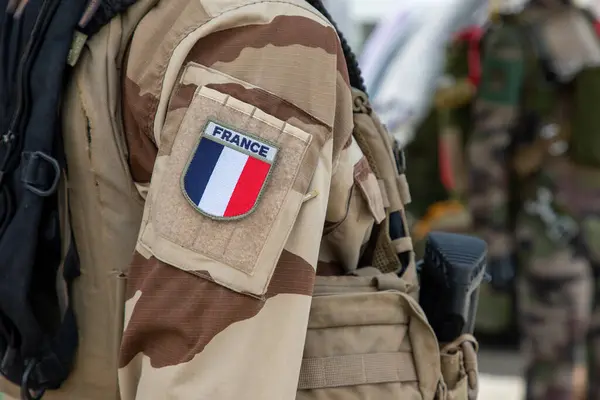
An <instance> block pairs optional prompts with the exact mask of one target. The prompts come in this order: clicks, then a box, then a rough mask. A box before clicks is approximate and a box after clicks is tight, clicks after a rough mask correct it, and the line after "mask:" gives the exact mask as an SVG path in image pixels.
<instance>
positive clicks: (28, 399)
mask: <svg viewBox="0 0 600 400" xmlns="http://www.w3.org/2000/svg"><path fill="white" fill-rule="evenodd" d="M37 366H38V362H37V361H36V360H35V359H32V360H29V361H28V362H27V364H26V368H25V372H23V378H22V379H21V400H40V399H41V398H42V397H43V396H44V394H45V393H46V389H40V390H37V391H33V390H32V389H31V388H30V387H29V385H30V383H31V382H30V377H31V374H32V372H33V370H34V369H35V368H36V367H37Z"/></svg>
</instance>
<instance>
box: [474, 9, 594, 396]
mask: <svg viewBox="0 0 600 400" xmlns="http://www.w3.org/2000/svg"><path fill="white" fill-rule="evenodd" d="M588 22H589V21H587V20H584V19H582V14H580V13H579V12H578V10H576V9H574V8H572V7H570V6H565V5H558V4H554V5H552V4H543V5H540V4H530V5H528V6H527V7H526V9H525V10H524V11H523V12H522V13H520V14H519V15H514V16H504V17H503V18H502V25H500V26H499V27H497V28H493V30H492V31H491V33H490V35H489V37H488V38H487V39H486V43H485V46H486V47H485V50H484V55H483V79H482V85H481V87H480V91H479V96H478V99H477V100H476V106H475V126H474V130H473V133H472V137H471V140H470V143H469V146H468V147H469V151H468V152H469V161H470V164H471V167H470V179H469V181H470V198H469V200H470V208H471V210H472V213H473V219H474V224H475V228H476V230H477V232H478V233H479V234H480V235H482V236H483V237H484V238H485V239H486V240H488V242H489V259H490V263H491V264H493V263H495V262H498V260H507V259H510V258H511V256H512V255H513V254H517V255H518V258H519V265H520V267H521V269H520V270H519V274H518V281H517V290H518V298H519V322H520V325H521V329H522V335H523V350H524V352H525V353H526V381H527V399H565V400H566V399H571V398H572V395H573V393H572V392H573V383H572V373H573V368H574V366H575V364H576V362H577V352H578V350H581V349H582V348H583V347H584V345H585V344H586V343H587V345H588V353H589V354H590V357H589V358H590V360H589V361H590V363H589V374H590V376H589V379H588V380H589V382H590V383H591V385H590V387H589V393H588V398H589V399H598V398H600V380H599V379H598V371H599V370H598V366H599V362H600V336H598V334H597V333H596V332H598V329H597V328H598V327H597V325H598V324H600V311H599V310H597V309H596V308H597V305H598V304H600V302H599V301H596V300H595V299H594V302H593V303H594V310H593V311H592V312H591V311H590V303H591V300H592V288H591V286H592V285H590V283H591V282H592V279H591V278H592V276H596V277H598V275H599V273H600V269H599V268H598V267H599V266H600V264H599V261H600V252H598V251H597V250H596V249H595V247H597V244H598V243H599V242H600V206H599V205H598V204H599V202H598V200H599V198H600V190H598V189H600V162H599V161H600V157H599V156H598V149H599V147H598V144H597V143H594V142H593V139H592V137H591V135H590V132H592V131H593V130H596V129H598V127H600V119H599V117H598V115H597V114H598V113H597V111H596V112H594V110H593V107H594V104H597V101H593V100H594V99H593V98H592V97H593V96H598V95H600V70H599V69H598V67H594V68H589V67H586V65H590V64H592V65H598V64H597V63H596V62H597V61H596V60H595V59H594V60H592V61H593V62H589V60H590V59H592V58H593V57H594V56H596V53H598V51H596V52H595V53H594V51H590V50H589V48H590V44H589V43H590V41H591V42H594V43H593V45H594V46H596V48H597V47H598V44H597V40H596V38H595V37H593V33H591V32H590V31H591V24H589V23H588ZM575 26H576V27H577V28H574V27H575ZM533 28H535V30H534V29H533ZM576 29H577V31H576ZM586 29H589V30H588V31H587V43H586V45H587V46H588V47H587V48H586V47H585V46H584V45H583V44H581V43H580V42H578V41H577V39H581V37H576V34H580V33H581V32H582V30H583V31H585V30H586ZM574 32H576V34H575V33H574ZM534 33H536V34H535V35H534ZM590 37H592V39H593V40H592V39H590ZM534 39H535V40H534ZM539 39H541V40H539ZM540 44H544V46H540ZM578 46H579V48H578ZM592 47H593V46H592ZM579 49H583V50H581V51H579V52H578V51H577V50H579ZM592 50H594V49H593V48H592ZM562 53H569V54H568V57H567V55H566V54H565V56H564V58H565V59H568V60H567V61H568V63H563V64H562V65H560V57H561V56H562ZM590 54H591V55H590ZM577 57H580V58H582V59H583V58H585V60H584V61H583V62H581V63H580V64H581V65H580V66H579V68H577V67H578V65H577V63H578V62H579V61H580V60H579V59H578V58H577ZM550 63H552V65H550ZM569 63H570V64H569ZM573 65H574V68H573V70H572V74H571V76H568V74H566V73H565V70H568V68H567V67H573ZM557 66H558V68H557ZM561 68H563V69H562V70H561ZM548 71H552V73H553V74H549V73H548ZM556 71H558V72H556ZM559 82H560V83H559ZM574 104H576V107H573V105H574ZM515 231H516V232H517V235H516V237H517V238H518V240H516V239H515V235H514V232H515ZM596 280H598V279H597V278H596ZM595 287H596V292H598V288H600V284H597V285H595ZM598 295H600V293H596V296H598ZM596 314H599V315H598V316H596Z"/></svg>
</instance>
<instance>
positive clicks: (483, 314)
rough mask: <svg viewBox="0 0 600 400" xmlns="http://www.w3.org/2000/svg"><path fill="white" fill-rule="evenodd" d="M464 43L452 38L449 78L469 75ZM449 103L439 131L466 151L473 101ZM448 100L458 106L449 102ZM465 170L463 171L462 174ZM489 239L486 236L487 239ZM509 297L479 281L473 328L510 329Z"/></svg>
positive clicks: (461, 192)
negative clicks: (456, 136) (477, 303)
mask: <svg viewBox="0 0 600 400" xmlns="http://www.w3.org/2000/svg"><path fill="white" fill-rule="evenodd" d="M468 46H469V43H468V42H466V41H455V42H453V44H452V46H451V47H450V49H449V52H448V64H447V76H448V78H450V80H451V81H453V82H459V81H460V80H462V79H465V78H466V77H467V76H468V75H469V65H468ZM450 97H452V96H450ZM458 97H461V96H455V99H456V100H459V99H458ZM451 100H452V99H451ZM449 103H451V104H449V107H447V108H444V107H440V108H439V110H440V111H439V113H440V131H441V133H442V134H444V133H446V134H449V135H458V136H459V137H460V143H461V144H462V145H463V148H461V149H460V151H461V152H463V151H465V152H466V145H467V143H468V140H469V136H470V134H471V132H472V129H473V118H472V115H473V104H474V102H473V101H472V99H470V100H469V101H467V102H465V103H462V102H460V104H457V103H459V102H458V101H449ZM452 103H454V104H457V105H458V106H457V107H456V106H453V104H452ZM461 158H466V154H465V153H464V152H463V153H462V154H461ZM461 172H462V171H461ZM466 172H467V171H465V174H464V175H466ZM464 175H463V176H459V177H457V179H458V180H460V179H466V176H464ZM463 185H464V183H459V185H458V187H459V188H460V189H461V190H458V191H457V193H456V195H457V197H458V198H459V199H460V200H461V201H462V202H467V200H468V199H467V195H468V192H466V191H465V190H464V189H462V188H463ZM411 188H412V187H411ZM469 228H470V229H472V228H471V227H469ZM489 240H490V239H489V238H488V242H489ZM513 301H514V296H513V295H512V293H511V292H506V291H503V292H499V291H496V290H493V289H492V287H491V285H490V284H487V283H484V284H482V286H481V292H480V300H479V308H478V312H477V322H476V329H477V331H478V332H481V333H486V334H494V335H495V334H501V335H505V334H509V333H512V331H513V330H514V325H513V322H514V318H513V312H512V311H513V309H514V307H513Z"/></svg>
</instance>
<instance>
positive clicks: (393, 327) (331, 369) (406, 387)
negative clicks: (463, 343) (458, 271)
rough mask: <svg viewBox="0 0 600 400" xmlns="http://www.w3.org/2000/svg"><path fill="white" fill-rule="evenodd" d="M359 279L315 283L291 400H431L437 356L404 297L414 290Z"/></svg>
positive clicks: (381, 279)
mask: <svg viewBox="0 0 600 400" xmlns="http://www.w3.org/2000/svg"><path fill="white" fill-rule="evenodd" d="M359 271H360V272H359V273H357V274H359V275H365V276H346V277H317V280H316V282H315V290H314V295H313V301H312V305H311V311H310V319H309V324H308V333H307V337H306V343H305V348H304V361H303V370H302V371H301V375H300V376H301V381H300V382H301V384H300V387H299V390H298V394H297V396H296V399H297V400H329V399H367V398H373V399H433V398H434V395H435V393H436V391H437V387H438V383H439V382H440V379H441V370H440V355H439V350H438V344H437V340H436V338H435V335H434V334H433V331H432V330H431V328H430V327H429V325H428V324H427V322H426V319H425V316H424V315H423V312H422V311H421V309H420V307H419V305H418V304H417V303H416V301H415V300H414V299H413V298H412V296H411V295H410V293H411V292H412V291H414V289H416V288H415V287H414V286H411V285H410V284H408V283H407V282H405V281H404V280H402V279H401V278H398V277H397V276H395V275H394V274H386V275H382V274H381V272H379V271H378V270H377V269H375V268H369V269H366V268H365V269H361V270H359ZM369 275H370V276H369ZM392 287H394V288H395V289H396V290H394V289H392ZM397 289H404V290H403V291H400V290H397ZM359 360H362V361H363V362H364V364H362V365H364V367H363V368H362V369H361V368H358V367H359V366H360V362H359ZM315 368H320V369H321V371H322V372H324V373H326V374H327V375H324V374H322V373H320V372H317V371H316V370H315Z"/></svg>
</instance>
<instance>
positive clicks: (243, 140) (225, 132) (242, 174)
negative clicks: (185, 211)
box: [181, 120, 279, 219]
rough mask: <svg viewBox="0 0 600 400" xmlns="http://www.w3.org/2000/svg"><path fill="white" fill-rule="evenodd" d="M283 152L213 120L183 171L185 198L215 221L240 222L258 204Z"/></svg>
mask: <svg viewBox="0 0 600 400" xmlns="http://www.w3.org/2000/svg"><path fill="white" fill-rule="evenodd" d="M278 151H279V149H278V148H277V147H276V146H275V145H273V144H272V143H268V142H266V141H264V140H259V139H257V138H256V137H254V136H251V135H248V134H244V133H240V132H238V131H236V130H234V129H231V128H229V127H227V126H225V125H222V124H219V123H217V122H215V121H211V120H209V121H208V122H207V124H206V126H205V128H204V131H203V132H202V136H201V137H200V140H199V142H198V145H197V146H196V150H195V151H194V152H193V153H192V155H191V157H190V160H189V162H188V165H187V167H186V169H185V171H184V172H183V175H182V179H181V186H182V190H183V193H184V195H185V197H187V199H188V200H189V201H190V203H192V205H193V206H194V207H195V208H196V209H197V210H198V211H199V212H200V213H202V214H204V215H206V216H207V217H209V218H213V219H236V218H242V217H244V216H247V215H248V214H250V213H251V212H252V211H254V209H255V208H256V206H257V205H258V200H259V199H260V195H261V193H262V191H263V190H264V187H265V185H266V183H267V180H268V178H269V175H270V172H271V168H272V166H273V163H274V162H275V157H276V156H277V152H278Z"/></svg>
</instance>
